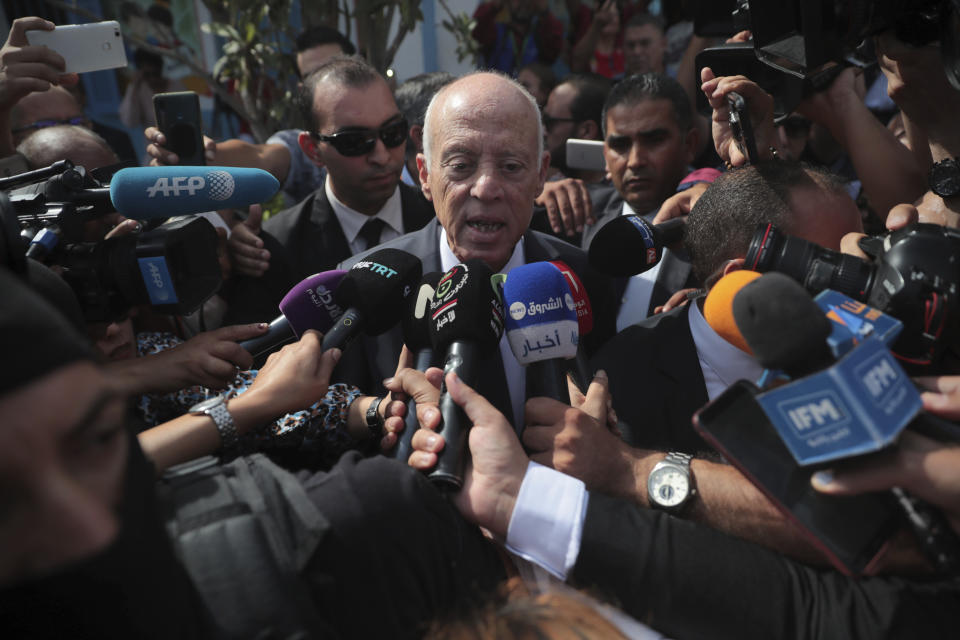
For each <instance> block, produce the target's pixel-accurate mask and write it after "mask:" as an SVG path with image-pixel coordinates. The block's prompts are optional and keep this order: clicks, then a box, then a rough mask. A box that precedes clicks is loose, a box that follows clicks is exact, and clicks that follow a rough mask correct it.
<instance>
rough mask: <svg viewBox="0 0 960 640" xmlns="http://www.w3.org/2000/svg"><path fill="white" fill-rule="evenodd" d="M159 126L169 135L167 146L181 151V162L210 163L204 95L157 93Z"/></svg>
mask: <svg viewBox="0 0 960 640" xmlns="http://www.w3.org/2000/svg"><path fill="white" fill-rule="evenodd" d="M153 109H154V111H155V112H156V116H157V128H158V129H160V131H162V132H163V135H165V136H166V138H167V144H166V148H167V150H169V151H172V152H173V153H175V154H177V157H178V161H177V164H179V165H183V166H194V167H198V166H202V165H205V164H207V159H206V156H205V154H204V147H203V121H202V119H201V117H200V98H199V97H198V96H197V94H196V93H194V92H193V91H174V92H171V93H158V94H156V95H154V96H153Z"/></svg>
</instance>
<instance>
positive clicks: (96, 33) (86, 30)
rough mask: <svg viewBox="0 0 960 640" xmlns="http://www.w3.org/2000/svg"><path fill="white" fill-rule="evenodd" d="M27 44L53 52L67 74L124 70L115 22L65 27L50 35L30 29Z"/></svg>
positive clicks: (125, 55)
mask: <svg viewBox="0 0 960 640" xmlns="http://www.w3.org/2000/svg"><path fill="white" fill-rule="evenodd" d="M27 42H29V43H30V44H32V45H36V46H41V45H42V46H45V47H49V48H51V49H53V50H54V51H56V52H57V53H59V54H60V55H61V56H63V59H64V60H65V61H66V63H67V65H66V69H65V71H67V72H68V73H74V72H75V73H84V72H86V71H100V70H102V69H114V68H116V67H125V66H127V52H126V51H125V50H124V48H123V35H122V34H121V33H120V23H119V22H117V21H116V20H107V21H106V22H91V23H89V24H67V25H63V26H59V27H57V28H55V29H54V30H53V31H42V30H39V29H31V30H30V31H27Z"/></svg>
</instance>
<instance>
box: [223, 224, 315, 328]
mask: <svg viewBox="0 0 960 640" xmlns="http://www.w3.org/2000/svg"><path fill="white" fill-rule="evenodd" d="M260 238H261V239H262V240H263V247H264V249H266V250H267V251H269V252H270V268H269V269H267V271H266V273H264V274H263V275H262V276H260V277H259V278H254V277H251V276H235V277H233V278H231V280H230V281H229V283H228V284H227V285H226V286H225V287H224V298H225V299H226V301H227V305H228V306H227V313H226V316H224V320H223V323H224V325H228V324H243V323H247V322H270V321H271V320H273V319H274V318H276V317H277V316H278V315H279V314H280V307H279V305H280V301H281V300H283V296H285V295H286V294H287V291H289V290H290V289H291V288H292V287H293V285H295V284H297V282H298V280H296V279H295V278H294V275H293V271H292V269H291V267H290V265H289V261H288V259H287V252H286V250H285V249H284V248H283V245H281V244H280V242H279V241H278V240H277V239H276V238H275V237H273V236H272V235H270V233H268V232H266V231H261V232H260Z"/></svg>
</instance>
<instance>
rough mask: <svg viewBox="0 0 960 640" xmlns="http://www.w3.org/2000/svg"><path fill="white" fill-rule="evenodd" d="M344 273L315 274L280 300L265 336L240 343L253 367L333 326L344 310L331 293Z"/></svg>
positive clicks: (334, 271) (335, 271) (327, 272)
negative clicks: (306, 333)
mask: <svg viewBox="0 0 960 640" xmlns="http://www.w3.org/2000/svg"><path fill="white" fill-rule="evenodd" d="M346 273H347V272H346V271H342V270H339V269H334V270H332V271H324V272H323V273H316V274H314V275H312V276H310V277H309V278H304V279H303V280H301V281H300V282H299V283H298V284H297V285H296V286H294V287H293V288H292V289H290V291H288V292H287V295H285V296H283V300H281V301H280V315H279V316H277V317H276V318H275V319H274V320H273V322H271V323H270V328H269V329H268V330H267V332H266V333H265V334H263V335H262V336H257V337H256V338H251V339H250V340H244V341H243V342H241V343H240V346H241V347H243V348H244V349H246V350H247V351H249V352H250V355H252V356H253V359H254V362H255V363H257V364H256V365H255V366H258V365H259V364H262V363H263V362H264V361H265V360H266V357H267V356H268V355H270V354H271V353H273V352H274V351H276V350H277V349H279V348H280V347H282V346H283V345H285V344H288V343H290V342H294V341H295V340H297V339H299V338H300V336H302V335H303V332H304V331H307V330H308V329H313V330H315V331H319V332H320V333H326V332H327V330H329V329H330V327H331V326H333V323H334V322H336V321H337V320H338V319H339V318H340V316H342V315H343V309H342V308H341V307H340V305H338V304H337V302H336V300H334V292H335V291H336V290H337V286H338V285H339V284H340V281H341V280H342V279H343V276H344V275H346Z"/></svg>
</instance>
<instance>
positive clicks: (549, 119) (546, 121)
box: [541, 113, 577, 129]
mask: <svg viewBox="0 0 960 640" xmlns="http://www.w3.org/2000/svg"><path fill="white" fill-rule="evenodd" d="M541 119H542V120H543V127H544V128H545V129H550V128H551V127H553V125H555V124H557V123H558V122H576V121H577V119H576V118H554V117H553V116H550V115H547V114H545V113H544V114H543V115H541Z"/></svg>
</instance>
